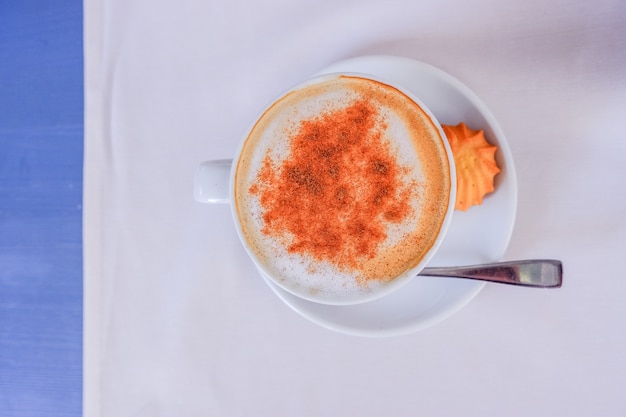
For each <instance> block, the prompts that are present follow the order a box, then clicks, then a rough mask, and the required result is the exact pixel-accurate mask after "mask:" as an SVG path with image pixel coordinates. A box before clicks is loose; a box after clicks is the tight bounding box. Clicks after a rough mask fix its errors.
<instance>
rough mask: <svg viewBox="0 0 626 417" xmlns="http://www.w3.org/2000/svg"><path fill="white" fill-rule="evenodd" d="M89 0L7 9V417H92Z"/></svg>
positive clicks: (3, 164) (2, 139)
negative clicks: (85, 255)
mask: <svg viewBox="0 0 626 417" xmlns="http://www.w3.org/2000/svg"><path fill="white" fill-rule="evenodd" d="M82 17H83V10H82V2H81V1H79V0H55V1H46V0H40V1H33V0H0V416H2V417H12V416H78V415H81V413H82V311H83V309H82V236H81V235H82V163H83V49H82V48H83V41H82V39H83V27H82Z"/></svg>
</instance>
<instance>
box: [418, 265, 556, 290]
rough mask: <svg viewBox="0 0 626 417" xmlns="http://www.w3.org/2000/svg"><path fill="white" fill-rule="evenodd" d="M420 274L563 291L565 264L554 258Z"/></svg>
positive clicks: (435, 269)
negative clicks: (561, 288) (561, 289)
mask: <svg viewBox="0 0 626 417" xmlns="http://www.w3.org/2000/svg"><path fill="white" fill-rule="evenodd" d="M420 275H423V276H430V277H448V278H469V279H477V280H481V281H490V282H497V283H502V284H511V285H521V286H524V287H538V288H559V287H560V286H561V284H562V283H563V264H562V263H561V261H557V260H552V259H532V260H524V261H510V262H498V263H491V264H482V265H470V266H456V267H433V268H424V269H423V270H422V272H421V273H420Z"/></svg>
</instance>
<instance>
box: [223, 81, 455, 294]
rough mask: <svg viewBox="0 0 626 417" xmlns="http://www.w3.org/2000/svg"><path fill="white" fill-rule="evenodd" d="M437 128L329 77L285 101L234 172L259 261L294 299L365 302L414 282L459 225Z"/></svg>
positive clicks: (240, 214) (390, 90)
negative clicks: (446, 232)
mask: <svg viewBox="0 0 626 417" xmlns="http://www.w3.org/2000/svg"><path fill="white" fill-rule="evenodd" d="M451 163H452V162H451V161H450V160H449V157H448V153H447V150H446V142H445V139H444V137H443V136H442V133H441V130H440V128H439V127H438V125H437V123H436V122H435V121H433V120H432V118H431V117H430V116H429V114H428V113H427V112H426V111H425V110H424V109H423V108H422V107H421V106H420V105H419V104H417V103H416V102H415V101H414V100H413V99H411V98H410V97H409V96H407V95H406V94H405V93H403V92H402V91H400V90H398V89H396V88H394V87H392V86H389V85H387V84H385V83H382V82H379V81H375V80H372V79H369V78H365V77H360V76H348V75H336V76H327V77H324V78H322V79H321V81H320V80H317V81H315V82H311V83H305V84H304V85H302V86H301V87H299V88H296V89H295V90H292V91H291V92H289V93H287V94H286V95H284V96H283V97H282V98H280V99H278V100H277V101H276V102H274V103H273V104H272V105H271V106H270V107H269V108H268V109H267V110H266V111H265V112H264V113H263V114H262V116H261V117H260V118H259V119H258V121H257V122H256V124H255V125H254V126H253V128H252V129H251V131H250V132H249V134H248V136H247V138H246V140H245V142H244V144H243V146H242V149H241V153H240V156H239V159H238V161H237V162H236V164H237V165H236V168H235V172H234V179H233V181H234V201H233V203H234V210H235V211H236V214H237V218H238V220H239V222H240V231H241V234H242V237H243V238H244V240H245V242H246V243H247V249H248V251H249V252H250V255H251V256H252V258H253V259H254V260H255V261H256V262H257V264H258V265H259V266H260V267H261V269H263V270H264V271H265V272H266V274H267V275H269V276H271V277H272V278H273V279H274V281H275V282H276V283H277V284H278V285H280V286H281V287H283V288H284V289H286V290H288V291H290V292H292V293H294V294H296V295H299V296H301V297H304V298H309V299H313V300H316V301H321V302H328V303H351V302H357V301H362V300H363V299H366V298H368V296H369V295H370V294H372V295H373V294H376V293H378V292H379V291H381V290H383V291H384V287H386V286H388V285H389V284H390V283H392V282H395V281H397V280H401V279H403V278H408V277H409V276H410V275H411V274H414V273H415V271H413V269H414V268H416V267H417V266H419V265H421V264H423V261H424V260H425V259H426V258H428V257H429V256H431V253H432V249H433V248H434V247H435V246H436V244H437V242H438V241H439V236H440V233H441V230H442V227H443V225H444V222H445V219H446V217H447V216H449V212H450V210H449V207H450V201H451V193H452V192H453V177H452V175H451V166H450V165H451Z"/></svg>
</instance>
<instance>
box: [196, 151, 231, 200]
mask: <svg viewBox="0 0 626 417" xmlns="http://www.w3.org/2000/svg"><path fill="white" fill-rule="evenodd" d="M232 164H233V160H232V159H218V160H215V161H205V162H202V163H201V164H200V165H199V166H198V169H196V177H195V180H194V187H193V194H194V198H195V199H196V201H198V202H200V203H230V192H229V189H230V188H229V186H230V184H229V182H230V167H231V166H232Z"/></svg>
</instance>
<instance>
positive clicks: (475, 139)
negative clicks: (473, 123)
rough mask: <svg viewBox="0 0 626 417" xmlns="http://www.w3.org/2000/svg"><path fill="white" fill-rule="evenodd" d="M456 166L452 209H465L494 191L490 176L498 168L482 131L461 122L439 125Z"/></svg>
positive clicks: (481, 200) (492, 146)
mask: <svg viewBox="0 0 626 417" xmlns="http://www.w3.org/2000/svg"><path fill="white" fill-rule="evenodd" d="M442 127H443V131H444V133H445V134H446V136H447V138H448V142H449V143H450V148H451V149H452V155H453V157H454V164H455V165H456V181H457V185H456V203H455V206H454V208H455V209H456V210H462V211H466V210H467V209H468V208H470V207H471V206H473V205H480V204H482V202H483V197H484V196H485V195H486V194H488V193H490V192H492V191H494V177H495V176H496V174H497V173H498V172H500V168H499V167H498V165H497V163H496V160H495V153H496V150H497V149H498V147H497V146H494V145H491V144H490V143H489V142H487V140H486V139H485V135H484V132H483V131H482V130H472V129H470V128H468V127H467V126H466V125H465V123H462V122H461V123H459V124H458V125H456V126H447V125H442Z"/></svg>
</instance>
